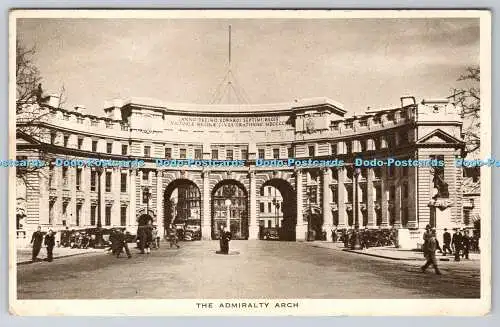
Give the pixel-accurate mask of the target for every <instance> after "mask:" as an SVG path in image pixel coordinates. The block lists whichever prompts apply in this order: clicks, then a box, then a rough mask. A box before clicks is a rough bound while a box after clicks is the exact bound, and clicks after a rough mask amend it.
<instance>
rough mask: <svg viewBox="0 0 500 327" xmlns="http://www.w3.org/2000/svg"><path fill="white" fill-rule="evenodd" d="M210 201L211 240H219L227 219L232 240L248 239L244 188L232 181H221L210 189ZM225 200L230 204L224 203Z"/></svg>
mask: <svg viewBox="0 0 500 327" xmlns="http://www.w3.org/2000/svg"><path fill="white" fill-rule="evenodd" d="M211 200H212V201H211V204H212V205H211V214H212V218H211V226H212V239H218V238H219V233H220V230H221V228H222V226H227V220H228V218H229V221H230V223H229V226H230V230H231V234H232V238H233V239H240V240H246V239H248V192H247V190H246V188H245V186H244V185H243V184H242V183H241V182H239V181H237V180H234V179H225V180H222V181H220V182H219V183H217V184H216V185H215V186H214V188H213V189H212V193H211ZM227 200H230V203H226V202H227ZM227 204H229V207H228V206H227ZM228 215H229V217H228Z"/></svg>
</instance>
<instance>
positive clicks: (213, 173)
mask: <svg viewBox="0 0 500 327" xmlns="http://www.w3.org/2000/svg"><path fill="white" fill-rule="evenodd" d="M56 103H58V98H57V96H54V95H50V96H46V97H45V98H44V101H43V102H42V103H40V104H37V106H39V107H40V110H41V111H43V112H45V113H46V115H44V118H43V119H42V120H41V121H40V122H39V123H38V124H39V126H38V128H39V130H40V131H42V132H40V133H38V134H36V135H27V134H24V133H18V135H17V144H16V148H17V156H18V158H19V157H23V158H30V159H36V158H40V157H41V156H42V155H43V156H44V157H45V158H51V160H55V159H64V160H73V159H89V158H96V159H111V160H119V161H131V162H142V163H143V164H141V165H140V166H136V167H120V166H118V167H107V168H106V167H105V168H96V167H89V166H80V167H64V166H58V165H54V164H53V163H51V164H48V165H47V166H46V167H43V168H41V169H38V170H34V171H31V172H30V173H29V174H28V178H27V179H28V181H29V182H30V184H31V186H30V187H26V188H24V189H22V190H21V191H23V192H24V196H25V198H24V203H23V204H22V206H24V209H23V210H24V215H25V217H24V221H23V222H24V223H23V229H25V230H27V231H32V230H34V229H36V227H37V226H38V225H41V226H42V227H43V228H45V229H46V228H49V227H50V228H54V229H56V230H60V229H63V228H66V227H69V228H85V227H91V226H95V225H96V220H97V218H99V219H102V225H103V226H104V227H108V226H124V227H126V228H130V229H134V228H135V227H136V226H137V225H138V224H139V223H140V220H141V217H151V218H152V219H153V223H154V224H155V225H157V226H158V228H159V229H160V230H163V229H164V227H165V225H166V224H169V223H171V222H172V221H173V220H175V218H176V216H177V215H181V214H182V215H184V216H186V217H187V218H189V219H190V220H192V221H194V223H197V224H199V226H200V229H201V235H202V238H203V239H213V238H216V237H217V233H218V229H219V228H220V226H221V225H223V224H225V223H226V219H230V226H231V230H232V231H233V230H234V233H235V235H236V237H237V238H241V239H257V238H258V234H259V226H261V225H262V219H261V218H262V216H263V212H268V211H269V210H270V211H271V215H270V217H272V216H273V215H272V212H274V211H276V217H277V222H276V224H275V225H276V226H277V227H279V228H280V229H281V233H280V238H281V239H283V240H297V241H300V240H304V239H305V237H306V233H307V230H315V231H316V232H317V235H321V233H323V234H322V235H325V232H326V235H328V237H330V236H329V235H330V233H329V231H330V230H332V229H334V228H337V229H340V228H352V227H353V226H354V225H357V226H360V228H365V227H366V228H370V229H374V228H377V229H378V228H395V229H397V230H398V235H399V236H400V242H401V244H403V246H404V245H405V244H407V245H408V246H409V247H410V246H412V245H411V244H412V243H415V242H416V241H417V240H418V239H420V238H421V232H422V229H423V228H424V227H425V225H426V224H429V223H430V224H432V225H434V226H435V227H436V228H438V229H442V228H444V227H448V228H453V227H460V226H463V225H464V219H463V203H462V202H463V199H462V193H461V192H460V184H461V181H462V178H463V177H462V170H461V168H459V167H455V165H454V164H453V163H454V161H455V158H456V157H459V156H461V154H462V151H463V148H464V142H463V139H462V138H461V135H462V120H461V116H460V109H459V108H458V107H456V106H455V105H454V104H452V103H450V102H449V101H448V100H439V99H438V100H422V99H419V100H416V99H415V98H413V97H404V98H401V99H400V103H401V104H400V106H398V107H397V108H392V109H383V110H371V111H367V112H365V113H363V114H358V115H351V114H348V111H347V110H346V109H344V108H343V106H342V105H341V104H339V103H337V102H335V101H333V100H331V99H328V98H311V99H299V100H294V101H290V102H289V103H277V104H260V105H247V104H245V105H243V104H227V105H225V104H224V105H222V104H218V105H198V104H178V103H165V102H160V101H157V100H152V99H141V98H131V99H128V100H119V101H118V100H116V101H113V102H112V103H110V104H109V105H108V106H106V107H105V108H104V112H103V114H102V116H94V115H91V114H89V113H87V111H86V109H85V107H83V106H77V107H75V108H73V109H69V108H58V106H57V105H56ZM356 158H358V159H363V160H364V161H369V160H372V159H386V158H393V159H397V160H399V161H405V162H408V160H409V161H415V160H440V161H443V162H444V163H445V165H444V166H443V167H428V166H415V165H411V164H410V165H406V166H400V167H396V166H385V165H383V166H360V167H354V165H353V162H354V161H355V159H356ZM288 159H293V160H295V162H296V163H297V162H298V163H302V164H292V165H289V164H283V163H289V161H288ZM309 159H311V160H309ZM179 160H181V161H179ZM182 160H192V161H197V162H209V163H211V164H205V165H202V164H192V165H182V164H181V165H179V164H174V163H175V162H176V161H177V163H179V162H183V161H182ZM217 160H221V162H223V164H220V165H218V164H215V163H217V162H218V161H217ZM159 163H162V164H159ZM262 163H264V164H262ZM325 163H326V164H325ZM329 163H334V164H329ZM339 163H342V164H339ZM436 180H438V181H439V183H440V184H439V185H445V186H446V192H437V191H436V188H437V186H436V185H437V184H436ZM439 185H438V186H439ZM270 187H272V188H274V189H276V190H278V201H279V203H280V205H276V207H274V206H271V204H270V203H265V205H263V203H264V202H263V198H264V197H265V196H267V191H265V190H266V189H268V188H270ZM269 194H271V193H269ZM270 196H271V197H273V196H272V195H270ZM173 198H175V201H177V202H178V201H181V200H182V201H183V202H182V203H183V206H177V205H176V202H175V201H174V202H173V200H172V199H173ZM275 199H276V197H274V199H273V200H275ZM276 202H277V201H276V200H275V201H274V204H276ZM268 207H269V210H268ZM183 212H185V213H183ZM269 224H270V222H269ZM465 224H467V222H466V223H465Z"/></svg>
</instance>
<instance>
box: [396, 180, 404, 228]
mask: <svg viewBox="0 0 500 327" xmlns="http://www.w3.org/2000/svg"><path fill="white" fill-rule="evenodd" d="M395 186H396V199H395V201H394V202H395V203H394V213H395V214H394V227H395V228H401V227H402V226H401V185H400V182H399V181H397V182H396V183H395Z"/></svg>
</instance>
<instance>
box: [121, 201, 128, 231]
mask: <svg viewBox="0 0 500 327" xmlns="http://www.w3.org/2000/svg"><path fill="white" fill-rule="evenodd" d="M120 225H121V226H126V225H127V206H121V207H120Z"/></svg>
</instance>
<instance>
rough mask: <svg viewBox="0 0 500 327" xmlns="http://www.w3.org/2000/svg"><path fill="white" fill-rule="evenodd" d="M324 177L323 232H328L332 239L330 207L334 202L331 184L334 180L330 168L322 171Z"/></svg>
mask: <svg viewBox="0 0 500 327" xmlns="http://www.w3.org/2000/svg"><path fill="white" fill-rule="evenodd" d="M321 173H322V175H323V203H322V210H323V231H326V235H327V238H328V237H331V233H330V230H331V229H332V228H333V215H332V210H331V207H330V202H332V190H331V189H330V182H331V179H332V175H331V173H332V172H331V170H330V168H325V169H322V170H321Z"/></svg>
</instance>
